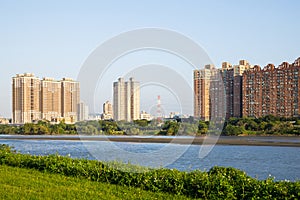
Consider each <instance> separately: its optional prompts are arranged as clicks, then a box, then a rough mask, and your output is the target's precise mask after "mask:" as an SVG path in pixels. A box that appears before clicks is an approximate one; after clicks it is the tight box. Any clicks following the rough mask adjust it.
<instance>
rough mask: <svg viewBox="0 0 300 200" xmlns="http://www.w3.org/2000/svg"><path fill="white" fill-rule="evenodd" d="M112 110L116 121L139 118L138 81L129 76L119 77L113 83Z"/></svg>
mask: <svg viewBox="0 0 300 200" xmlns="http://www.w3.org/2000/svg"><path fill="white" fill-rule="evenodd" d="M113 91H114V92H113V99H114V100H113V101H114V103H113V111H114V113H113V114H114V119H115V120H116V121H121V120H125V121H133V120H137V119H139V118H140V83H139V82H137V81H135V80H134V79H133V78H130V79H129V81H127V82H125V81H124V79H123V78H119V79H118V82H114V84H113Z"/></svg>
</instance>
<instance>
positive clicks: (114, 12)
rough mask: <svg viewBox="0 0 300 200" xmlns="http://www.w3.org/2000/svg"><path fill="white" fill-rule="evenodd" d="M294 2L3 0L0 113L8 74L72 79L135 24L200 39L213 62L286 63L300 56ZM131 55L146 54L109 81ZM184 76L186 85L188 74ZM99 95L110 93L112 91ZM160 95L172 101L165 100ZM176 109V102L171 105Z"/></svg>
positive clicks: (7, 97)
mask: <svg viewBox="0 0 300 200" xmlns="http://www.w3.org/2000/svg"><path fill="white" fill-rule="evenodd" d="M299 7H300V2H299V1H276V2H274V1H271V0H267V1H256V2H255V1H242V2H241V1H191V2H189V3H182V2H180V1H164V2H160V1H151V2H139V1H131V2H130V3H128V2H118V1H113V2H111V1H110V2H103V1H89V2H88V3H86V2H84V3H83V2H80V1H78V2H73V1H63V2H61V1H57V2H55V1H54V2H53V1H52V2H40V1H35V0H29V1H26V2H18V3H16V2H10V1H1V3H0V12H1V16H2V17H1V18H0V25H1V30H3V31H2V32H1V37H0V43H1V44H2V45H1V47H0V55H1V57H0V66H1V70H2V72H1V79H0V90H1V93H0V98H1V104H0V115H1V116H4V117H7V118H11V117H12V116H11V107H12V105H11V98H12V97H11V86H10V84H11V81H10V78H11V77H12V76H13V75H15V74H17V73H23V72H34V73H35V74H36V75H37V76H41V75H43V74H47V75H48V76H50V77H61V76H67V77H73V78H74V79H76V77H77V75H78V73H79V71H80V68H81V66H82V64H83V63H84V61H85V60H86V58H87V57H88V55H89V54H90V53H91V52H92V51H93V50H94V49H95V48H96V47H97V46H98V45H100V44H101V43H103V42H104V41H106V40H107V39H109V38H111V37H113V36H115V35H118V34H119V33H122V32H124V31H128V30H133V29H138V28H144V27H159V28H165V29H169V30H174V31H177V32H180V33H182V34H184V35H186V36H187V37H190V38H191V39H193V40H194V41H196V42H197V43H198V44H200V45H201V46H202V47H203V48H204V49H205V50H206V52H207V53H208V55H209V56H210V57H211V59H212V61H213V64H214V65H215V66H219V65H220V64H221V63H222V61H229V62H231V63H234V62H236V61H237V60H240V59H246V60H249V61H250V62H251V64H253V65H257V64H258V65H261V66H265V65H267V64H268V63H274V65H276V66H277V65H279V64H281V62H282V61H287V62H289V63H292V62H293V61H294V59H295V58H296V57H298V56H299V49H298V46H299V44H300V40H299V39H298V35H299V33H300V28H299V27H298V26H297V24H298V21H297V19H299V18H300V13H299V12H298V9H299ZM283 11H284V12H283ZM270 33H271V34H270ZM161 57H162V56H161ZM135 59H138V60H143V59H144V57H143V56H135V57H134V56H133V57H131V58H130V59H127V60H126V59H124V60H122V61H120V62H119V63H118V69H120V71H118V70H114V71H112V78H111V79H112V80H115V79H116V77H120V76H123V74H124V73H126V69H128V67H130V66H131V65H135V64H136V62H134V60H135ZM162 59H163V58H162ZM168 59H169V57H166V58H165V59H164V60H160V59H158V58H156V57H155V59H154V60H153V62H156V63H163V62H164V61H165V60H168ZM149 60H150V59H149ZM147 62H148V60H147ZM167 64H168V65H169V66H172V67H174V68H179V67H180V66H184V65H182V64H181V63H180V64H177V63H176V62H175V61H174V60H173V61H170V62H169V63H168V62H167ZM208 64H211V63H208ZM122 70H123V71H122ZM187 76H188V78H189V79H190V80H191V82H190V85H192V75H187ZM105 94H107V95H108V96H110V97H108V99H112V92H111V91H110V90H107V91H105ZM155 96H157V94H153V101H155ZM164 99H165V100H166V101H164V102H165V103H167V104H169V105H170V104H171V100H167V98H164ZM100 102H104V101H100ZM141 109H143V110H146V109H145V108H141ZM175 110H176V106H174V107H173V108H172V110H171V109H170V110H169V111H175ZM99 112H101V111H100V110H99ZM190 114H192V109H191V113H190Z"/></svg>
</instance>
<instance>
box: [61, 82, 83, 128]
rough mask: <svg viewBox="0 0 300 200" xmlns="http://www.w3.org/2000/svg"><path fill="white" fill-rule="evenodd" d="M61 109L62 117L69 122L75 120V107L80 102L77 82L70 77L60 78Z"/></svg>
mask: <svg viewBox="0 0 300 200" xmlns="http://www.w3.org/2000/svg"><path fill="white" fill-rule="evenodd" d="M61 91H62V98H61V111H62V117H63V118H65V119H67V120H70V122H71V123H73V122H76V121H77V108H78V104H79V103H80V87H79V82H77V81H74V80H73V79H70V78H63V79H62V80H61Z"/></svg>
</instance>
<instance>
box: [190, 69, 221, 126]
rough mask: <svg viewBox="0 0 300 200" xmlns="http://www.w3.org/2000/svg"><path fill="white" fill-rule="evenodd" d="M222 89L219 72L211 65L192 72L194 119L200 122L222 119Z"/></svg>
mask: <svg viewBox="0 0 300 200" xmlns="http://www.w3.org/2000/svg"><path fill="white" fill-rule="evenodd" d="M223 96H224V87H223V83H222V78H221V76H220V70H218V69H216V68H215V67H214V66H213V65H206V66H205V67H204V69H200V70H194V117H196V118H199V119H201V120H205V121H208V120H211V119H213V120H215V119H217V118H222V116H223V114H224V113H223V112H224V105H223V104H224V102H225V101H224V99H223V98H222V97H223Z"/></svg>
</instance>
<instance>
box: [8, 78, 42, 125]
mask: <svg viewBox="0 0 300 200" xmlns="http://www.w3.org/2000/svg"><path fill="white" fill-rule="evenodd" d="M40 84H41V81H40V80H39V79H38V78H36V77H35V76H34V74H30V73H25V74H17V75H16V76H15V77H13V78H12V107H13V114H12V118H13V120H12V123H14V124H23V123H28V122H33V121H37V120H39V119H40V118H41V110H40V91H41V87H40Z"/></svg>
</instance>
